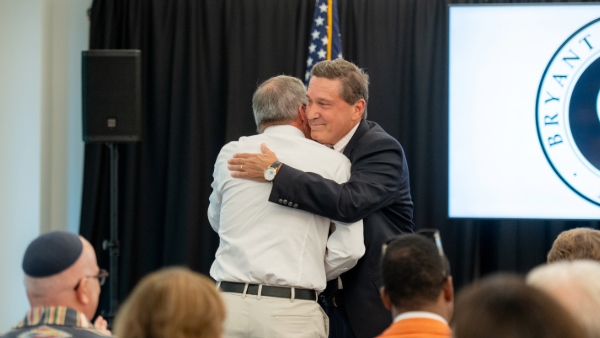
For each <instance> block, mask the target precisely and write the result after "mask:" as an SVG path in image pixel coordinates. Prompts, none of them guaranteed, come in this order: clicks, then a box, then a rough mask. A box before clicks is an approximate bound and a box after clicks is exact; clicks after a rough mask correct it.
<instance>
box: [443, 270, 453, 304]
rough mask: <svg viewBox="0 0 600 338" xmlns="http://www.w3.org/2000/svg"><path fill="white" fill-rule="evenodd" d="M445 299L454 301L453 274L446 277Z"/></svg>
mask: <svg viewBox="0 0 600 338" xmlns="http://www.w3.org/2000/svg"><path fill="white" fill-rule="evenodd" d="M444 300H446V302H453V301H454V284H453V283H452V276H448V277H446V280H445V281H444Z"/></svg>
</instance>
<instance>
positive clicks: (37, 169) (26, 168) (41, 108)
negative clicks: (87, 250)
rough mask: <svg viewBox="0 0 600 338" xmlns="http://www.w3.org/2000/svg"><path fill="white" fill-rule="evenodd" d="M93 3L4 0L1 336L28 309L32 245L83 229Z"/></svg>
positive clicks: (0, 17) (0, 39) (0, 5)
mask: <svg viewBox="0 0 600 338" xmlns="http://www.w3.org/2000/svg"><path fill="white" fill-rule="evenodd" d="M90 4H91V0H52V1H49V0H1V1H0V248H1V249H0V275H1V276H2V278H0V299H1V300H2V302H0V332H4V331H6V330H8V329H9V328H10V327H11V326H13V325H14V324H16V323H17V321H18V320H19V319H20V318H21V317H22V316H23V315H24V314H25V312H26V311H27V309H28V307H29V305H28V303H27V299H26V297H25V291H24V288H23V285H22V280H23V273H22V270H21V259H22V256H23V253H24V251H25V248H26V247H27V244H28V243H29V242H30V241H31V240H32V239H33V238H35V237H36V236H37V235H38V234H39V233H40V232H46V231H49V230H54V229H68V230H70V231H73V232H77V231H78V229H79V212H80V205H81V189H82V177H83V142H82V141H81V80H80V68H81V61H80V59H81V56H80V55H81V51H82V50H84V49H87V43H88V42H87V41H88V37H87V34H88V31H89V27H88V26H89V24H88V21H87V18H86V10H87V8H88V7H89V6H90Z"/></svg>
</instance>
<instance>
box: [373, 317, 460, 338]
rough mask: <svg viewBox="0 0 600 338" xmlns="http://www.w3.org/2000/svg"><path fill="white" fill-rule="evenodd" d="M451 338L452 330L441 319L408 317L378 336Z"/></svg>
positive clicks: (388, 337) (385, 337) (393, 337)
mask: <svg viewBox="0 0 600 338" xmlns="http://www.w3.org/2000/svg"><path fill="white" fill-rule="evenodd" d="M445 337H447V338H450V337H452V330H451V329H450V327H449V326H448V325H447V324H445V323H442V322H440V321H439V320H435V319H430V318H407V319H403V320H399V321H397V322H395V323H393V324H392V325H391V326H390V327H389V328H387V330H385V331H384V332H383V333H382V334H381V335H380V336H378V338H445Z"/></svg>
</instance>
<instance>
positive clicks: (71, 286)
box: [22, 231, 108, 319]
mask: <svg viewBox="0 0 600 338" xmlns="http://www.w3.org/2000/svg"><path fill="white" fill-rule="evenodd" d="M22 267H23V271H24V272H25V289H26V291H27V298H28V299H29V303H30V304H31V307H45V306H66V307H70V308H72V309H75V310H77V311H79V312H82V313H83V314H85V316H86V317H87V318H88V319H92V317H93V316H94V313H95V312H96V308H97V307H98V297H99V296H100V285H101V284H100V280H102V281H103V280H104V278H106V277H107V276H108V274H107V273H106V271H101V270H100V268H99V267H98V263H97V261H96V253H95V252H94V248H93V247H92V245H91V244H90V243H89V242H88V241H87V240H86V239H85V238H83V237H80V236H78V235H76V234H73V233H69V232H65V231H53V232H49V233H46V234H43V235H41V236H39V237H38V238H36V239H35V240H33V242H31V243H30V244H29V246H28V247H27V250H26V251H25V255H24V257H23V264H22Z"/></svg>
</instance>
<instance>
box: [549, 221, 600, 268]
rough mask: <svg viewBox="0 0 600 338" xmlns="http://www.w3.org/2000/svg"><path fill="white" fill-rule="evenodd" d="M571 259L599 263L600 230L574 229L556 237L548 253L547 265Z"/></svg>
mask: <svg viewBox="0 0 600 338" xmlns="http://www.w3.org/2000/svg"><path fill="white" fill-rule="evenodd" d="M572 259H593V260H595V261H598V262H600V230H595V229H591V228H575V229H571V230H567V231H563V232H562V233H561V234H560V235H558V237H557V238H556V240H554V244H552V248H551V249H550V252H548V263H551V262H555V261H560V260H572Z"/></svg>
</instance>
